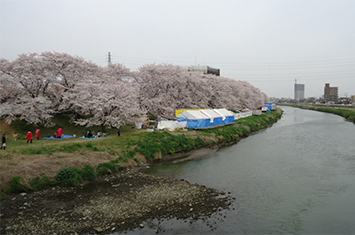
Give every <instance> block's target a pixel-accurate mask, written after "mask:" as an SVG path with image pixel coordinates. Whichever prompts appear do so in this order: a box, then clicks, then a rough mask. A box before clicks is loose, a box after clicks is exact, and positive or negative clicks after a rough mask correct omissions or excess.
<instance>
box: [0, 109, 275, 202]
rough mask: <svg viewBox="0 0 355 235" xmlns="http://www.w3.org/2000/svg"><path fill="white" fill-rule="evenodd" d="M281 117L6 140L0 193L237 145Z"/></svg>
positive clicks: (75, 180) (77, 181)
mask: <svg viewBox="0 0 355 235" xmlns="http://www.w3.org/2000/svg"><path fill="white" fill-rule="evenodd" d="M281 115H282V110H280V109H279V110H277V111H273V112H271V114H269V115H266V114H263V115H261V116H251V117H248V118H244V119H239V120H238V121H237V124H234V125H229V126H223V127H219V128H214V129H208V130H198V131H195V130H188V131H181V132H165V131H158V132H146V131H141V132H139V133H136V132H132V131H131V130H130V128H127V129H125V128H123V130H122V136H120V137H118V136H116V135H112V136H110V137H105V138H100V139H94V140H85V139H80V138H73V139H63V140H34V142H33V144H27V143H26V141H25V140H21V141H16V142H15V141H12V140H9V141H8V148H7V149H6V150H4V151H1V152H0V153H1V158H0V163H1V164H0V165H1V167H0V184H1V192H2V193H3V196H4V195H5V194H10V193H18V192H23V191H25V192H28V191H32V190H38V189H41V188H45V187H48V186H53V185H58V184H59V185H64V186H76V185H79V184H81V183H82V181H83V180H94V179H95V178H96V177H97V176H98V175H105V174H111V173H114V172H116V171H119V170H120V169H123V168H126V167H132V166H139V165H141V164H143V163H146V162H147V161H154V160H158V159H162V158H163V157H164V158H169V156H173V154H175V153H179V152H185V151H191V150H194V149H199V148H202V147H210V148H213V147H219V146H223V145H226V144H231V143H236V142H237V141H238V140H239V139H240V138H242V137H245V136H247V135H249V134H250V133H253V132H255V131H258V130H260V129H262V128H265V127H268V126H269V125H272V124H273V123H275V122H276V121H277V120H278V119H279V118H280V117H281ZM74 128H75V127H74V126H73V127H72V129H71V127H70V126H66V130H70V131H71V132H74V131H76V130H75V129H74ZM15 130H16V129H15Z"/></svg>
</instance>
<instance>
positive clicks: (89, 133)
mask: <svg viewBox="0 0 355 235" xmlns="http://www.w3.org/2000/svg"><path fill="white" fill-rule="evenodd" d="M103 136H108V134H106V133H101V132H100V131H97V133H95V131H87V132H86V133H85V135H84V137H85V138H100V137H103Z"/></svg>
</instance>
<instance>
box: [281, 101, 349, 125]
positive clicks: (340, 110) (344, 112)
mask: <svg viewBox="0 0 355 235" xmlns="http://www.w3.org/2000/svg"><path fill="white" fill-rule="evenodd" d="M283 105H285V106H291V107H296V108H301V109H309V110H314V111H319V112H325V113H333V114H336V115H339V116H342V117H344V118H345V119H346V120H347V121H349V122H353V123H355V106H329V107H328V106H324V105H306V104H305V105H299V104H283Z"/></svg>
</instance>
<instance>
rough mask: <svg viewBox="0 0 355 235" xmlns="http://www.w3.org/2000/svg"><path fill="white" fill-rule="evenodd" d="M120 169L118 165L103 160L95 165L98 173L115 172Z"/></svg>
mask: <svg viewBox="0 0 355 235" xmlns="http://www.w3.org/2000/svg"><path fill="white" fill-rule="evenodd" d="M120 169H121V166H120V165H116V164H115V163H113V162H104V163H100V164H99V165H98V166H97V167H96V172H97V174H99V175H108V174H112V173H116V172H117V171H118V170H120Z"/></svg>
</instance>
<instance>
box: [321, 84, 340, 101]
mask: <svg viewBox="0 0 355 235" xmlns="http://www.w3.org/2000/svg"><path fill="white" fill-rule="evenodd" d="M324 101H325V102H326V103H328V102H334V103H336V102H337V101H338V87H331V86H330V85H329V83H326V84H325V87H324Z"/></svg>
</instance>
